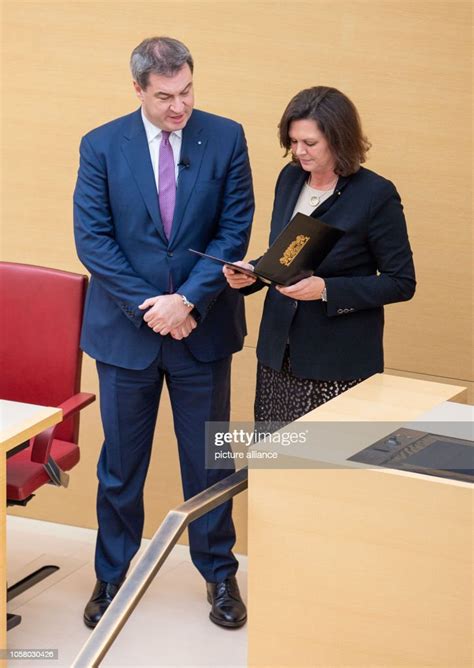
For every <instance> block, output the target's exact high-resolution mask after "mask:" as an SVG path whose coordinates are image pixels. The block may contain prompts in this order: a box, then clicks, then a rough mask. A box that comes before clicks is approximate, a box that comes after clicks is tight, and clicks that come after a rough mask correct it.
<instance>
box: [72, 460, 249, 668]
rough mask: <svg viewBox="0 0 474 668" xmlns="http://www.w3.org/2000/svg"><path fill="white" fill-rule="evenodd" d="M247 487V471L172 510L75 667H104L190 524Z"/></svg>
mask: <svg viewBox="0 0 474 668" xmlns="http://www.w3.org/2000/svg"><path fill="white" fill-rule="evenodd" d="M247 484H248V479H247V469H246V468H242V469H239V470H238V471H236V472H235V473H232V474H231V475H230V476H228V477H227V478H224V479H223V480H220V481H219V482H217V483H216V484H215V485H212V487H209V488H208V489H205V490H204V491H203V492H201V493H200V494H197V495H196V496H193V497H192V499H188V501H185V502H184V503H182V504H181V505H180V506H178V507H177V508H174V509H173V510H170V512H169V513H168V514H167V516H166V517H165V519H164V521H163V522H162V524H161V526H160V527H159V528H158V530H157V531H156V533H155V534H154V536H153V538H152V539H151V541H150V543H149V545H148V547H147V548H146V550H145V551H144V553H143V554H142V556H141V557H140V558H139V559H138V561H137V563H136V564H135V566H134V568H133V569H132V571H131V572H130V575H129V576H128V577H127V579H126V580H125V582H124V583H123V585H122V586H121V588H120V589H119V591H118V593H117V595H116V596H115V598H114V600H113V601H112V603H111V604H110V606H109V607H108V609H107V611H106V613H105V614H104V616H103V617H102V619H101V620H100V622H99V623H98V624H97V626H96V627H95V629H94V630H93V632H92V633H91V635H90V637H89V639H88V640H87V642H86V643H85V644H84V645H83V647H82V649H81V651H80V652H79V654H78V655H77V656H76V658H75V660H74V663H73V664H72V668H96V667H97V666H99V665H100V662H101V661H102V659H103V658H104V656H105V655H106V654H107V652H108V650H109V649H110V647H111V645H112V643H113V642H114V640H115V638H116V637H117V636H118V634H119V633H120V631H121V630H122V628H123V626H124V625H125V623H126V621H127V620H128V618H129V617H130V615H131V614H132V612H133V611H134V609H135V608H136V606H137V605H138V603H139V601H140V599H141V598H142V596H143V595H144V593H145V592H146V590H147V589H148V587H149V586H150V584H151V583H152V582H153V579H154V578H155V576H156V574H157V573H158V571H159V570H160V568H161V567H162V565H163V564H164V562H165V560H166V558H167V557H168V555H169V553H170V552H171V550H172V549H173V547H174V546H175V544H176V543H177V542H178V539H179V537H180V536H181V534H182V533H183V531H184V530H185V529H186V527H187V526H188V524H190V523H191V522H192V521H193V520H195V519H197V518H198V517H201V516H202V515H205V514H206V513H208V512H209V511H210V510H213V509H214V508H216V507H217V506H220V505H221V504H222V503H224V502H225V501H228V500H229V499H231V498H232V497H233V496H235V495H236V494H239V493H240V492H243V491H244V490H245V489H247Z"/></svg>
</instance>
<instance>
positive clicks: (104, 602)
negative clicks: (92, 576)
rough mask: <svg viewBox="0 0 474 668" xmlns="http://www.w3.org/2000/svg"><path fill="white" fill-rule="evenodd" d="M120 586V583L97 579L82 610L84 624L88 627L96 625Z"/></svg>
mask: <svg viewBox="0 0 474 668" xmlns="http://www.w3.org/2000/svg"><path fill="white" fill-rule="evenodd" d="M120 587H121V584H118V585H117V584H112V583H111V582H102V580H97V582H96V583H95V587H94V591H93V592H92V596H91V597H90V600H89V602H88V603H87V605H86V608H85V610H84V624H85V625H86V626H88V627H89V628H90V629H93V628H94V627H95V626H97V624H98V623H99V622H100V620H101V619H102V617H103V614H104V612H105V611H106V610H107V608H108V607H109V605H110V604H111V603H112V600H113V598H114V596H115V594H116V593H117V592H118V590H119V589H120Z"/></svg>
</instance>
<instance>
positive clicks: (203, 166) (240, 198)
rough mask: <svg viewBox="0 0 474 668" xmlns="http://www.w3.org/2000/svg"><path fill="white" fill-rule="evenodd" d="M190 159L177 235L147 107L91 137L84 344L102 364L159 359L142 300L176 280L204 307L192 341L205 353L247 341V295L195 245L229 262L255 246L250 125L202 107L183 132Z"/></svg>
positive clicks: (81, 249)
mask: <svg viewBox="0 0 474 668" xmlns="http://www.w3.org/2000/svg"><path fill="white" fill-rule="evenodd" d="M181 161H182V163H184V165H182V166H181V167H180V173H179V176H178V183H177V193H176V206H175V213H174V219H173V227H172V233H171V237H170V239H169V241H168V240H167V239H166V236H165V234H164V231H163V226H162V222H161V218H160V211H159V204H158V195H157V189H156V183H155V180H154V174H153V168H152V164H151V159H150V153H149V148H148V142H147V137H146V134H145V128H144V125H143V121H142V117H141V111H140V110H138V111H136V112H134V113H132V114H129V115H127V116H124V117H122V118H119V119H116V120H114V121H112V122H110V123H107V124H106V125H103V126H101V127H99V128H97V129H95V130H93V131H92V132H90V133H88V134H87V135H86V136H85V137H84V138H83V139H82V142H81V148H80V167H79V174H78V180H77V185H76V189H75V193H74V223H75V238H76V245H77V251H78V255H79V257H80V259H81V261H82V262H83V264H84V265H85V266H86V267H87V269H88V270H89V271H90V273H91V283H90V287H89V291H88V295H87V301H86V307H85V314H84V326H83V333H82V341H81V345H82V348H83V350H84V351H85V352H87V353H88V354H89V355H91V356H92V357H94V358H95V359H97V360H100V361H101V362H105V363H108V364H113V365H115V366H121V367H125V368H129V369H144V368H146V367H147V366H149V364H151V362H152V361H153V360H154V359H155V358H156V356H157V354H158V352H159V348H160V345H161V341H162V337H161V336H160V335H159V334H155V333H154V332H153V331H152V330H151V329H150V328H149V327H148V326H147V324H146V323H145V322H144V321H143V314H144V312H142V311H140V310H139V309H138V305H139V304H140V303H141V302H142V301H143V300H144V299H146V298H148V297H153V296H156V295H161V294H166V293H168V292H169V291H170V286H171V285H172V286H173V290H172V291H173V292H179V293H181V294H184V295H185V296H186V297H187V299H188V300H189V301H190V302H192V303H193V304H195V306H196V308H197V310H198V312H199V315H200V320H199V324H198V327H197V328H196V329H195V330H194V331H193V332H192V334H191V335H190V336H189V337H188V338H187V339H186V344H187V345H188V347H189V349H190V351H191V353H192V354H193V355H194V356H195V357H196V358H197V359H198V360H200V361H203V362H208V361H213V360H217V359H220V358H223V357H226V356H228V355H230V354H231V353H233V352H235V351H237V350H240V349H241V347H242V345H243V338H244V336H245V334H246V330H245V315H244V306H243V303H242V302H243V300H242V297H241V295H239V294H238V293H237V292H236V291H235V290H231V289H230V288H228V287H226V282H225V279H224V277H223V275H222V272H221V268H220V267H219V266H218V265H216V264H214V263H212V262H210V261H208V260H205V259H198V256H196V255H194V254H192V253H190V252H189V251H188V249H189V248H193V249H195V250H198V251H203V252H206V253H209V254H211V255H217V256H220V257H225V258H229V260H237V259H239V258H241V257H243V255H244V254H245V252H246V249H247V245H248V240H249V234H250V226H251V221H252V217H253V211H254V200H253V191H252V178H251V172H250V166H249V162H248V154H247V147H246V142H245V137H244V133H243V130H242V127H241V126H240V125H239V124H237V123H235V122H234V121H231V120H229V119H225V118H221V117H219V116H214V115H212V114H208V113H205V112H202V111H198V110H194V111H193V113H192V115H191V117H190V119H189V121H188V123H187V125H186V127H185V128H184V130H183V136H182V148H181Z"/></svg>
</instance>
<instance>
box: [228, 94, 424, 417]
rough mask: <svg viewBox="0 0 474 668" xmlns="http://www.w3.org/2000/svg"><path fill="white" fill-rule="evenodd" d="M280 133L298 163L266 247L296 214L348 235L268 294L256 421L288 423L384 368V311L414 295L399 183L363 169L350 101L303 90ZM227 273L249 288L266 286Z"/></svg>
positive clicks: (284, 179)
mask: <svg viewBox="0 0 474 668" xmlns="http://www.w3.org/2000/svg"><path fill="white" fill-rule="evenodd" d="M279 134H280V142H281V145H282V146H283V147H284V148H285V149H286V152H287V153H286V154H288V153H290V154H291V157H292V161H291V163H290V164H288V165H286V167H284V168H283V170H282V171H281V173H280V175H279V177H278V180H277V184H276V188H275V200H274V206H273V214H272V221H271V232H270V244H271V243H273V241H274V240H275V239H276V237H277V236H278V235H279V234H280V232H281V231H282V230H283V229H284V227H285V226H286V225H287V224H288V222H289V221H290V220H291V218H292V217H293V215H294V214H295V213H296V212H298V211H301V212H302V213H306V214H308V215H311V216H313V217H315V218H319V219H320V220H322V221H324V222H325V223H327V224H328V225H334V226H335V227H338V228H340V229H342V230H344V231H345V234H344V236H343V237H342V239H340V240H339V241H338V242H337V244H336V245H335V247H334V248H333V250H332V251H331V252H330V253H329V255H328V256H327V257H326V259H325V260H324V261H323V262H322V264H321V265H320V266H319V267H318V271H317V276H311V277H309V278H305V279H304V280H301V281H299V282H298V283H296V284H295V285H292V286H290V287H287V288H284V287H280V286H272V287H270V288H269V290H268V293H267V296H266V300H265V306H264V311H263V316H262V322H261V325H260V334H259V339H258V345H257V357H258V371H257V394H256V400H255V419H256V420H262V421H278V422H285V423H287V422H290V421H293V420H295V419H296V418H298V417H300V416H301V415H304V414H305V413H307V412H308V411H310V410H312V409H314V408H316V407H317V406H319V405H321V404H322V403H324V402H325V401H327V400H328V399H331V398H332V397H334V396H336V395H338V394H340V393H341V392H343V391H344V390H346V389H348V388H349V387H352V386H353V385H355V384H357V383H358V382H360V381H361V380H363V379H365V378H367V377H368V376H371V375H372V374H374V373H378V372H381V371H383V342H382V338H383V325H384V312H383V307H384V305H385V304H390V303H393V302H400V301H406V300H408V299H411V297H412V296H413V294H414V292H415V285H416V281H415V270H414V266H413V260H412V252H411V248H410V244H409V241H408V235H407V230H406V224H405V217H404V215H403V207H402V204H401V201H400V197H399V195H398V193H397V191H396V189H395V186H394V185H393V184H392V183H391V182H390V181H388V180H387V179H385V178H383V177H382V176H379V175H378V174H376V173H375V172H372V171H370V170H368V169H364V168H363V167H361V163H363V162H365V156H366V153H367V151H368V149H369V148H370V144H369V142H368V141H367V139H366V138H365V137H364V135H363V134H362V129H361V125H360V120H359V115H358V113H357V110H356V108H355V106H354V105H353V103H352V102H351V101H350V100H349V99H348V98H347V97H346V96H345V95H344V94H343V93H341V92H340V91H338V90H336V89H335V88H329V87H326V86H316V87H314V88H309V89H307V90H303V91H301V92H300V93H298V94H297V95H296V96H295V97H294V98H293V99H292V100H291V101H290V103H289V105H288V107H287V108H286V110H285V112H284V114H283V116H282V119H281V121H280V124H279ZM240 264H241V265H242V266H244V267H247V268H252V265H251V264H248V263H245V262H241V263H240ZM224 273H225V275H226V278H227V281H228V283H229V284H230V285H231V286H232V287H233V288H236V289H240V290H242V291H243V292H244V293H245V294H250V293H252V292H256V291H257V290H260V289H262V288H263V287H264V284H263V283H262V282H261V281H260V280H258V279H256V278H252V277H248V276H246V275H244V274H241V273H238V272H236V271H234V270H232V269H231V268H230V267H224Z"/></svg>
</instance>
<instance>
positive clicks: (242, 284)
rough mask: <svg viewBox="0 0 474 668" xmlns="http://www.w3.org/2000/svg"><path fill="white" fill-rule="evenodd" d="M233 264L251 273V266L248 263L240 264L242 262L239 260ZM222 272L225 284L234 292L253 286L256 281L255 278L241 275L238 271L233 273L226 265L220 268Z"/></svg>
mask: <svg viewBox="0 0 474 668" xmlns="http://www.w3.org/2000/svg"><path fill="white" fill-rule="evenodd" d="M234 264H237V265H238V266H239V267H243V268H244V269H250V271H253V265H252V264H249V263H248V262H242V260H240V261H239V262H234ZM222 271H223V273H224V276H225V277H226V279H227V283H228V284H229V285H230V287H231V288H235V289H236V290H239V289H240V288H246V287H248V286H249V285H253V283H255V281H256V280H257V279H256V278H253V276H247V275H246V274H241V273H240V271H235V270H234V269H232V267H229V266H228V265H224V266H223V267H222Z"/></svg>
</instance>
